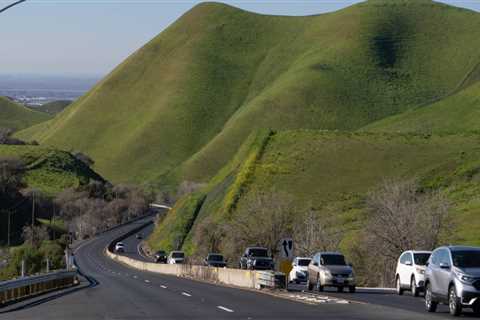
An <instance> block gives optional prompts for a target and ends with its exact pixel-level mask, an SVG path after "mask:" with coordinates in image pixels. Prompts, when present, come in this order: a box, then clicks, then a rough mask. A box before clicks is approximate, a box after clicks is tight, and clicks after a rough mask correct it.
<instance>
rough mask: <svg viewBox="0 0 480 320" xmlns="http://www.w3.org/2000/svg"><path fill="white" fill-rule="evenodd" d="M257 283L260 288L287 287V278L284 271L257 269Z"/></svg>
mask: <svg viewBox="0 0 480 320" xmlns="http://www.w3.org/2000/svg"><path fill="white" fill-rule="evenodd" d="M257 284H258V285H259V286H260V288H279V289H283V288H286V284H287V279H286V276H285V274H284V273H282V272H274V271H257Z"/></svg>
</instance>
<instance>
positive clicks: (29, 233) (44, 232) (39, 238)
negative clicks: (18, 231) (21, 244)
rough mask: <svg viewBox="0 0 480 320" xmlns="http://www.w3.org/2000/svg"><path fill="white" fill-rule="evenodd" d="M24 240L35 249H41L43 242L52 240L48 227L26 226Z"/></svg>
mask: <svg viewBox="0 0 480 320" xmlns="http://www.w3.org/2000/svg"><path fill="white" fill-rule="evenodd" d="M22 238H23V240H24V241H25V242H26V243H28V244H30V245H32V246H34V247H39V246H40V245H41V244H42V242H43V241H45V240H50V236H49V234H48V229H47V227H46V226H25V227H23V232H22Z"/></svg>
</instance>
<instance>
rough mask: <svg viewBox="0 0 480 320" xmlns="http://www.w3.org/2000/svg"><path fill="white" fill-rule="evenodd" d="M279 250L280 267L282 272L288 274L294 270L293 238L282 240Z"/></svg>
mask: <svg viewBox="0 0 480 320" xmlns="http://www.w3.org/2000/svg"><path fill="white" fill-rule="evenodd" d="M278 252H280V264H279V267H278V269H279V270H280V272H283V273H285V274H286V275H287V276H288V274H289V273H290V271H291V270H292V260H293V239H291V238H285V239H282V240H280V243H279V246H278Z"/></svg>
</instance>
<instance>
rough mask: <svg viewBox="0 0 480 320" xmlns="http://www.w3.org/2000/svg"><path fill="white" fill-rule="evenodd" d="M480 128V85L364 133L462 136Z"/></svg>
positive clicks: (392, 118)
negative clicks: (453, 134) (459, 133)
mask: <svg viewBox="0 0 480 320" xmlns="http://www.w3.org/2000/svg"><path fill="white" fill-rule="evenodd" d="M479 128H480V83H478V82H477V83H475V84H474V85H472V86H470V87H468V88H466V89H463V90H462V91H460V92H458V93H457V94H455V95H452V96H450V97H448V98H446V99H443V100H440V101H439V102H436V103H433V104H431V105H428V106H425V107H421V108H415V109H413V110H409V111H407V112H404V113H401V114H399V115H396V116H392V117H388V118H386V119H383V120H380V121H378V122H374V123H372V124H370V125H368V126H366V127H364V128H362V130H363V131H386V132H424V133H429V132H437V133H445V132H450V133H452V132H462V131H476V130H478V129H479Z"/></svg>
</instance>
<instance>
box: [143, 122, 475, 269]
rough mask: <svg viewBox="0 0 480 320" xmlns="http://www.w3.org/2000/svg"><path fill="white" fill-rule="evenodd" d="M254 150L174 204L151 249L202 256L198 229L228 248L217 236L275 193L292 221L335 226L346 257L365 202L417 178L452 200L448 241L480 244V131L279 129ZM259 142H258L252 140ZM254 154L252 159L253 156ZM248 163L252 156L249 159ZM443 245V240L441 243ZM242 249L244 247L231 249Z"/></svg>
mask: <svg viewBox="0 0 480 320" xmlns="http://www.w3.org/2000/svg"><path fill="white" fill-rule="evenodd" d="M263 137H264V138H263V139H262V140H261V141H264V142H266V144H265V145H264V146H263V147H262V148H261V149H262V150H263V151H261V152H260V153H258V152H257V151H256V150H258V148H257V147H255V145H257V146H259V144H258V143H257V144H255V143H252V140H251V141H250V142H249V143H246V144H244V146H243V147H242V149H243V150H241V151H240V152H239V154H238V155H237V158H238V159H239V160H240V159H242V161H238V162H237V163H235V162H232V163H230V164H229V165H227V166H226V167H225V168H224V169H223V170H222V171H221V172H220V173H219V174H218V175H217V176H216V177H215V178H214V179H212V181H211V182H210V184H209V185H208V186H207V187H205V188H204V189H202V190H199V191H197V192H195V193H193V194H191V195H190V196H187V197H186V198H183V199H182V200H181V201H179V202H178V203H177V204H176V205H175V207H174V208H173V210H172V211H171V212H170V213H169V214H168V215H167V217H166V218H165V220H164V221H163V223H161V224H160V226H159V227H158V228H156V230H155V231H154V233H153V235H152V236H151V237H150V239H149V241H148V242H149V245H150V246H151V247H152V248H154V249H167V250H170V249H176V248H182V249H184V250H185V251H186V252H187V253H189V254H193V255H202V254H204V253H205V250H207V249H208V248H205V247H202V245H204V242H202V241H203V240H202V239H201V238H202V237H205V236H206V235H205V234H203V233H202V232H206V231H205V230H206V229H208V230H210V232H211V233H207V234H209V235H211V234H214V233H215V232H217V233H218V235H217V236H218V241H219V243H220V244H217V245H218V247H217V248H218V249H219V250H220V251H221V252H224V253H225V254H227V255H228V256H229V258H230V259H231V260H232V261H233V262H235V261H236V259H237V258H238V256H237V255H236V254H237V252H232V251H229V247H228V244H229V241H230V238H232V237H233V235H232V234H230V233H228V232H227V233H222V230H224V229H223V227H224V226H225V225H228V224H229V223H230V221H231V220H232V219H235V217H238V215H242V214H245V212H246V210H245V208H246V207H248V205H249V204H250V203H251V202H253V201H255V198H256V197H257V196H258V195H261V194H266V193H269V192H274V193H277V194H280V195H288V196H289V197H291V198H292V199H293V201H294V202H293V206H292V207H293V208H294V209H293V214H294V215H295V217H294V220H299V219H301V218H302V214H304V213H305V212H307V211H309V210H313V211H314V212H316V213H317V214H319V215H320V216H321V217H323V218H324V220H325V221H327V220H329V221H332V223H331V226H330V227H329V228H330V229H331V230H330V232H331V233H332V234H340V235H341V242H340V247H341V249H342V250H343V251H344V252H346V253H347V254H350V257H351V256H352V255H351V251H352V250H353V247H354V246H355V244H356V243H358V241H360V240H359V238H358V237H359V232H360V231H361V230H362V229H363V228H364V223H365V219H366V214H367V212H366V205H365V199H366V197H367V195H368V194H369V193H370V192H371V191H373V190H375V189H376V188H377V186H379V185H380V184H381V183H383V182H385V181H389V180H394V179H400V180H405V179H407V180H408V179H417V180H418V183H419V185H420V186H421V188H423V189H424V190H437V191H439V192H441V193H442V194H445V195H446V197H447V198H448V199H449V201H450V202H451V203H452V211H451V212H450V216H451V218H453V220H454V222H455V223H454V230H448V231H449V232H451V233H449V234H452V236H451V237H450V238H448V241H452V242H455V243H464V244H470V245H480V238H479V237H478V232H477V230H478V228H479V227H480V215H479V212H480V211H479V210H478V209H479V205H480V203H479V201H478V196H477V194H478V191H479V190H480V183H479V180H478V177H479V176H478V173H479V172H480V162H479V160H478V159H479V156H480V150H479V149H478V142H479V141H480V135H478V134H458V135H417V134H381V133H380V134H373V133H345V132H343V133H342V132H327V131H312V130H302V131H284V132H278V133H275V134H269V135H268V138H266V137H267V136H265V135H264V136H263ZM257 141H259V140H257ZM255 154H257V155H259V156H253V157H252V155H255ZM247 159H254V160H253V161H250V162H249V161H248V160H247ZM444 241H447V238H444ZM236 249H237V250H241V249H242V248H236Z"/></svg>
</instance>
